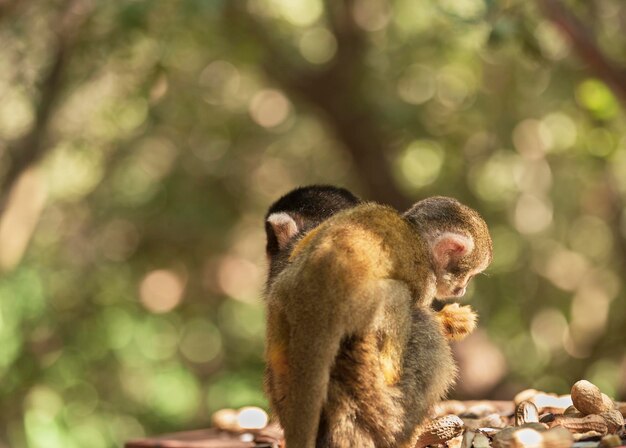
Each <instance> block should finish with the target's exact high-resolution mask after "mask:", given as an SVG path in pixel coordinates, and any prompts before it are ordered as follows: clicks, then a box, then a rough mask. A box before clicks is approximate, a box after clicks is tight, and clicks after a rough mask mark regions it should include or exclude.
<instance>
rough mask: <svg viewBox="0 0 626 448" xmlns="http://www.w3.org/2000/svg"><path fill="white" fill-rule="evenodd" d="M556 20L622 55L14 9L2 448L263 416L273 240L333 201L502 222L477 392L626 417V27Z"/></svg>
mask: <svg viewBox="0 0 626 448" xmlns="http://www.w3.org/2000/svg"><path fill="white" fill-rule="evenodd" d="M557 2H558V3H562V4H563V5H564V6H565V7H566V8H567V9H569V10H571V11H570V12H571V13H572V14H574V15H575V16H577V17H578V18H579V19H580V23H581V26H582V27H583V28H584V29H585V30H586V32H588V33H589V36H590V40H589V42H591V43H593V45H594V47H593V48H591V50H597V56H599V57H600V59H593V58H590V53H586V52H581V48H580V42H578V41H577V40H576V39H575V38H573V36H571V35H568V34H567V29H566V28H563V26H562V25H563V24H562V23H560V22H559V21H558V20H555V18H554V17H553V16H551V15H550V14H548V13H547V12H546V11H544V10H543V9H542V8H540V7H537V5H530V4H526V3H524V2H510V1H507V2H485V1H481V0H443V1H434V0H427V1H424V2H419V5H418V4H417V3H416V2H415V1H414V0H394V1H390V0H354V1H350V2H347V3H346V2H341V1H324V0H247V1H244V2H237V1H225V2H211V1H209V2H206V1H195V0H190V1H185V2H166V1H162V0H154V1H145V0H137V1H132V2H94V1H90V0H77V1H72V2H69V3H67V2H25V3H24V2H13V3H16V4H15V5H14V6H12V2H8V4H7V5H6V7H5V6H0V10H1V11H0V12H1V13H0V16H2V17H1V18H2V20H0V38H1V40H2V43H3V45H2V46H1V47H0V99H1V101H0V186H1V187H2V188H0V383H1V384H2V388H0V389H1V391H0V403H3V405H2V406H0V422H1V423H0V446H4V445H6V446H25V447H29V448H33V447H35V448H55V447H64V448H65V447H70V448H78V447H82V446H93V447H94V448H111V447H114V446H115V447H119V446H122V445H123V443H124V442H125V441H126V440H128V439H131V438H136V437H141V436H143V435H145V434H155V433H165V432H174V431H179V430H183V429H191V428H200V427H203V426H206V425H208V424H209V421H210V415H211V413H212V412H213V411H215V410H217V409H219V408H223V407H227V408H241V407H244V406H260V407H263V408H265V409H267V406H268V403H267V399H266V398H265V396H264V393H263V385H262V376H263V368H264V359H263V356H264V351H265V349H264V343H263V341H264V336H265V315H264V299H263V290H264V287H265V281H266V274H267V267H268V266H267V259H266V254H265V229H264V223H263V218H264V216H265V213H266V211H267V207H268V206H269V205H270V204H271V203H272V202H273V201H275V200H276V199H277V198H278V197H280V196H281V195H283V194H284V193H286V192H287V191H289V190H290V189H292V188H294V187H297V186H300V185H306V184H311V183H328V184H335V185H340V186H343V187H346V188H348V189H350V190H351V191H353V192H354V193H355V194H357V195H358V196H359V197H361V198H363V199H364V200H368V201H369V200H376V201H379V202H384V203H390V204H393V205H394V206H396V207H397V208H399V209H406V207H408V206H409V204H411V203H413V202H415V201H417V200H420V199H422V198H424V197H427V196H432V195H449V196H454V197H458V198H459V199H460V200H461V201H462V202H464V203H467V204H468V205H471V206H472V207H473V208H475V209H477V210H478V211H480V213H481V214H482V215H483V216H484V217H485V219H486V221H487V223H488V224H489V227H490V230H491V233H492V237H493V246H494V259H493V263H492V264H491V265H490V266H489V268H488V269H487V271H486V272H485V275H481V276H479V277H478V278H476V279H475V280H474V281H473V282H472V284H471V286H470V288H469V289H468V293H467V298H468V299H471V301H468V302H467V303H468V304H469V305H470V306H472V308H474V309H475V311H476V313H477V314H478V316H479V324H478V330H477V332H476V333H475V334H473V335H472V336H471V337H470V338H468V339H467V340H466V341H463V342H461V343H459V344H456V343H455V345H456V349H455V350H457V352H458V359H459V361H460V365H461V372H460V378H461V379H460V381H459V382H458V383H457V386H456V390H455V392H454V393H458V395H459V396H462V397H465V398H477V399H483V398H487V399H495V398H498V399H499V398H509V397H510V395H511V394H513V393H515V391H518V390H521V389H522V388H525V387H535V388H539V389H543V390H546V391H548V392H555V393H565V392H567V390H568V388H569V386H571V383H572V381H573V380H575V379H579V378H583V377H584V378H588V379H589V380H591V381H593V382H594V383H597V384H598V386H600V387H601V388H602V390H603V391H606V393H608V394H611V395H612V397H613V398H616V399H620V400H624V399H626V354H625V353H624V350H623V347H624V345H625V344H626V336H625V333H624V331H623V329H624V328H626V300H625V297H626V296H625V289H624V286H625V280H624V278H625V275H624V274H625V272H624V266H626V211H625V210H624V208H625V207H624V205H625V204H626V121H625V115H624V104H625V103H624V99H625V98H626V96H625V95H624V92H626V87H625V86H626V84H624V82H623V81H622V79H621V78H620V77H619V75H620V74H621V73H622V72H623V70H622V69H623V68H624V66H625V65H626V62H624V57H623V56H624V54H626V53H625V52H624V48H626V47H625V46H626V35H624V33H623V23H622V22H623V17H624V14H625V13H626V4H625V3H624V2H623V1H621V0H604V1H603V2H601V3H597V2H596V3H597V4H596V3H594V4H591V3H589V2H576V7H575V8H574V7H573V5H572V2H565V1H561V0H559V1H557ZM4 3H7V2H4ZM23 3H24V4H23ZM2 4H3V2H2V1H0V5H2ZM72 5H73V6H72ZM564 18H566V17H560V19H564ZM592 23H593V25H594V26H593V27H592V26H590V24H592ZM570 30H571V29H570ZM574 37H575V36H574ZM603 58H604V59H603ZM602 61H604V62H606V64H603V63H602ZM613 69H615V71H613ZM616 73H617V75H618V76H615V74H616ZM611 74H612V75H613V77H611V76H610V75H611ZM418 261H419V260H418ZM16 409H17V410H18V411H20V410H22V411H23V412H18V411H16ZM244 415H245V414H244ZM257 416H258V415H257ZM244 423H245V424H246V425H248V426H260V425H261V424H263V423H264V422H263V421H255V420H254V419H253V420H252V421H251V422H247V423H246V422H244ZM527 436H528V437H529V439H528V440H525V442H527V443H529V444H532V443H534V439H533V437H535V435H534V434H533V433H528V434H527ZM520 437H521V438H524V437H525V436H524V434H522V435H520ZM518 442H520V441H518Z"/></svg>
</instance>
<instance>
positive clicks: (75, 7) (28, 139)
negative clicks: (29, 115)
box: [0, 0, 93, 215]
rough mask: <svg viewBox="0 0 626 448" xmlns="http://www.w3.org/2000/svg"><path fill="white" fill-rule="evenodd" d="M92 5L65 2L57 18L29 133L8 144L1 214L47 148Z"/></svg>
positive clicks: (0, 186)
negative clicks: (67, 73) (69, 66)
mask: <svg viewBox="0 0 626 448" xmlns="http://www.w3.org/2000/svg"><path fill="white" fill-rule="evenodd" d="M92 7H93V3H92V2H89V3H87V2H85V1H83V0H74V1H72V2H70V3H69V4H68V6H67V8H66V9H65V10H64V11H63V12H62V13H61V17H60V18H59V19H58V21H57V23H58V26H57V29H56V37H57V39H56V49H55V50H54V56H53V57H52V63H51V64H50V66H49V67H48V70H47V72H46V73H45V75H44V76H43V77H42V80H41V82H40V88H39V92H40V93H39V99H38V101H37V103H38V105H37V110H36V113H35V120H34V122H33V125H32V127H31V129H30V130H29V131H28V133H27V134H26V135H25V136H24V137H22V138H21V139H19V140H18V141H17V142H15V144H14V145H12V146H10V147H9V148H8V151H9V154H10V157H9V159H10V160H11V165H10V166H9V168H8V169H7V171H6V173H5V175H4V177H3V178H2V180H1V181H0V215H1V214H2V212H3V211H4V209H5V206H6V201H7V198H8V195H9V193H10V191H11V189H12V187H13V185H14V184H15V182H16V181H17V179H18V178H19V176H20V174H21V173H22V172H24V171H25V170H26V169H27V168H28V167H30V166H31V165H33V164H34V163H37V162H38V161H39V160H40V159H41V158H42V157H43V155H44V154H45V152H46V151H47V150H48V146H47V145H46V144H45V137H46V133H47V129H48V124H49V122H50V117H51V115H52V112H53V110H54V107H55V105H56V103H57V100H58V98H59V95H60V93H61V90H62V84H63V73H64V71H65V68H66V66H67V64H68V61H69V60H70V56H71V52H72V49H73V47H74V44H75V41H76V35H77V33H78V30H79V28H81V26H82V25H83V24H84V22H85V21H86V19H87V17H88V15H89V12H90V11H91V9H92Z"/></svg>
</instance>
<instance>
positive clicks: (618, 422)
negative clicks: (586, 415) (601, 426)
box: [600, 409, 624, 434]
mask: <svg viewBox="0 0 626 448" xmlns="http://www.w3.org/2000/svg"><path fill="white" fill-rule="evenodd" d="M600 417H602V418H603V419H604V422H605V423H606V426H607V428H608V431H609V433H610V434H615V433H617V432H619V431H620V430H621V429H622V428H623V427H624V417H623V416H622V414H621V412H620V411H618V410H617V409H611V410H609V411H607V412H603V413H602V414H600Z"/></svg>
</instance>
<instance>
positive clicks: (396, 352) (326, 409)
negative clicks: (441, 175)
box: [268, 198, 491, 447]
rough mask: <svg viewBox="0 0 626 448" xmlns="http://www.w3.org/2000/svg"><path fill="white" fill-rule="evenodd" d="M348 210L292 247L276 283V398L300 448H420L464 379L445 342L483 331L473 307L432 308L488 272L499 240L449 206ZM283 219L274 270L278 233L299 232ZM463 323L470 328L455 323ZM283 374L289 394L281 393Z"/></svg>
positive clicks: (272, 358) (446, 202)
mask: <svg viewBox="0 0 626 448" xmlns="http://www.w3.org/2000/svg"><path fill="white" fill-rule="evenodd" d="M344 205H345V206H346V208H351V209H350V210H348V211H344V212H342V213H340V214H338V215H337V216H335V217H334V218H330V219H329V220H328V221H326V222H325V223H323V224H322V225H321V226H319V227H317V228H314V229H313V230H312V231H310V232H309V233H308V234H307V235H306V236H305V237H304V238H301V239H299V240H297V242H296V243H295V244H293V243H292V244H291V245H290V246H288V245H287V244H283V246H282V248H283V249H284V253H283V254H282V255H283V258H282V259H281V264H280V265H278V268H277V269H275V270H274V271H273V274H274V276H273V277H270V280H269V281H268V372H269V373H270V375H268V379H269V381H268V383H269V387H268V388H269V392H270V398H271V399H272V405H273V407H274V409H275V410H276V412H277V413H278V415H279V418H280V419H281V422H282V423H283V426H284V427H285V430H286V438H287V443H288V446H290V447H294V446H295V447H313V446H318V447H320V446H333V447H344V446H346V447H347V446H357V445H358V446H363V447H370V446H371V447H374V446H376V447H383V446H389V447H391V446H410V445H411V443H412V441H413V439H414V438H415V431H416V427H417V426H418V425H419V423H420V422H421V421H422V419H423V418H424V416H425V414H426V412H427V410H428V408H429V407H430V405H431V404H433V403H434V402H435V401H436V400H438V399H440V398H441V396H442V395H443V394H444V393H445V391H446V390H447V389H448V387H449V385H450V384H451V383H452V381H453V377H454V373H455V367H454V364H453V362H452V359H451V356H450V351H449V347H448V345H447V343H446V341H445V338H444V336H445V337H448V338H454V337H457V336H459V335H463V334H465V333H467V332H469V331H471V329H472V328H473V325H474V315H473V313H472V312H471V310H469V308H468V307H463V308H458V306H457V307H454V306H451V307H446V308H444V310H442V312H440V313H439V316H436V315H435V314H434V312H433V311H432V310H431V309H430V302H431V301H432V299H433V297H434V296H438V297H449V296H460V295H462V294H463V293H464V291H465V288H466V286H467V283H468V281H469V280H470V278H471V276H472V275H474V274H476V273H478V272H480V271H481V270H482V269H484V268H486V266H487V265H488V263H489V261H490V259H491V240H490V238H489V234H488V231H487V228H486V225H485V224H484V221H482V219H481V218H480V216H478V214H477V213H476V212H474V211H473V210H471V209H469V208H467V207H465V206H462V205H461V204H460V203H458V201H455V200H452V199H449V198H431V199H428V200H425V201H421V202H419V203H418V204H416V205H415V206H414V207H412V208H411V210H409V211H408V212H407V213H406V214H405V215H404V216H400V215H399V214H398V213H397V212H394V211H393V210H391V209H389V208H386V207H383V206H380V205H376V204H364V205H360V206H358V207H355V208H352V207H354V203H353V204H351V205H346V204H344ZM269 217H271V215H269ZM269 217H268V221H270V222H271V220H269ZM284 218H285V219H284V220H283V221H284V222H282V221H280V222H279V223H282V225H281V226H280V227H279V228H278V230H276V231H275V230H274V227H273V226H272V225H271V224H270V229H269V231H268V255H269V256H270V262H272V257H273V256H275V255H276V253H274V254H272V253H271V251H270V239H271V235H270V232H271V233H273V235H274V236H276V235H278V234H283V235H287V234H288V233H284V232H283V231H282V230H281V229H282V228H285V227H287V228H289V226H291V229H292V232H291V234H290V236H289V238H287V239H285V240H284V242H287V243H289V242H290V241H291V240H290V238H293V237H294V236H295V235H296V234H297V232H298V230H297V228H296V230H295V233H294V231H293V229H294V228H295V227H294V226H293V224H286V223H288V221H289V219H287V217H284ZM294 221H295V220H294ZM319 222H320V221H319V220H318V221H317V222H316V223H319ZM274 224H275V220H274ZM309 228H311V227H309ZM287 259H289V264H287ZM282 270H284V272H283V273H282V274H281V271H282ZM271 273H272V271H271ZM446 310H447V311H446ZM457 317H462V318H463V319H461V321H463V320H464V322H465V323H461V324H460V325H456V326H455V325H452V323H453V322H455V321H456V320H458V319H457ZM442 324H443V327H442ZM377 372H382V374H377ZM272 376H273V377H274V379H276V378H277V377H278V378H281V380H280V381H279V382H278V383H279V384H280V385H281V388H284V389H285V390H284V391H276V390H274V391H272V387H271V384H272ZM272 392H274V393H272ZM277 396H278V397H279V399H278V400H276V399H275V398H276V397H277ZM277 401H278V402H277ZM320 415H321V419H322V425H321V427H319V430H318V421H319V419H320ZM315 444H316V445H315Z"/></svg>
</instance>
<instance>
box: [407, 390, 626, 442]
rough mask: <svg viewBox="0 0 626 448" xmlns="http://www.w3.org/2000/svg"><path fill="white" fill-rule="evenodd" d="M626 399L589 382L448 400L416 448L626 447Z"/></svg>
mask: <svg viewBox="0 0 626 448" xmlns="http://www.w3.org/2000/svg"><path fill="white" fill-rule="evenodd" d="M625 414H626V404H625V403H615V402H614V401H613V400H611V399H610V398H609V397H608V396H607V395H605V394H603V393H602V391H600V389H599V388H598V387H597V386H595V385H594V384H592V383H590V382H589V381H585V380H581V381H578V382H577V383H576V384H574V386H573V387H572V390H571V394H570V395H562V396H557V395H553V394H547V393H544V392H540V391H537V390H534V389H528V390H525V391H523V392H520V393H519V394H517V395H516V396H515V398H514V400H513V402H512V403H509V402H491V401H484V402H471V403H468V402H461V401H444V402H442V403H440V405H439V406H438V408H437V409H436V410H435V418H434V419H433V420H432V421H431V422H430V423H429V424H428V425H427V426H426V427H425V428H424V431H423V432H422V434H421V436H420V439H419V441H418V443H417V445H416V448H424V447H426V446H430V445H439V446H445V447H446V448H472V447H473V448H490V447H493V448H566V447H570V446H572V445H574V444H576V445H578V446H581V447H593V446H598V445H600V446H601V447H603V448H611V447H618V446H623V445H626V442H625V441H624V438H626V432H625V430H624V415H625Z"/></svg>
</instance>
